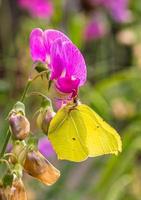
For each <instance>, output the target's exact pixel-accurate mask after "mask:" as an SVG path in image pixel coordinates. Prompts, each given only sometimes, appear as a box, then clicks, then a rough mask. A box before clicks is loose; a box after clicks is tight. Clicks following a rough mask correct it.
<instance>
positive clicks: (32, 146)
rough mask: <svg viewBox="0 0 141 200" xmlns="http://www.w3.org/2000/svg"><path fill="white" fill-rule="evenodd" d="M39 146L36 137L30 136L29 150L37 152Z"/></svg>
mask: <svg viewBox="0 0 141 200" xmlns="http://www.w3.org/2000/svg"><path fill="white" fill-rule="evenodd" d="M37 145H38V139H37V138H36V137H35V136H30V137H29V139H28V141H27V146H28V149H30V150H36V149H37Z"/></svg>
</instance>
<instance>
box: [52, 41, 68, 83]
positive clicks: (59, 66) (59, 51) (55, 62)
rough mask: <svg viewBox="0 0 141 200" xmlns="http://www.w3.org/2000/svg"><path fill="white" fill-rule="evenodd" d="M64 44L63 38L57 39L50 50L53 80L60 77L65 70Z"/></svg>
mask: <svg viewBox="0 0 141 200" xmlns="http://www.w3.org/2000/svg"><path fill="white" fill-rule="evenodd" d="M63 45H64V44H63V41H62V38H59V39H56V40H55V42H54V43H52V47H51V50H50V57H51V63H50V69H51V77H50V79H51V80H53V79H57V78H59V77H60V76H61V75H62V73H63V71H64V70H65V63H64V51H63Z"/></svg>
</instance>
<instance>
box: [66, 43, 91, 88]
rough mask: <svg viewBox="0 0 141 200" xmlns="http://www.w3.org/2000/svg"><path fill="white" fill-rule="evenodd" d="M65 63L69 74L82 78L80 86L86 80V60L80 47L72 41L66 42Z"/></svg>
mask: <svg viewBox="0 0 141 200" xmlns="http://www.w3.org/2000/svg"><path fill="white" fill-rule="evenodd" d="M63 50H64V65H65V66H66V73H67V75H68V76H74V77H75V78H76V79H79V80H80V83H79V86H82V85H83V84H84V83H85V81H86V76H87V69H86V64H85V60H84V58H83V56H82V54H81V52H80V51H79V49H78V48H77V47H76V46H75V45H74V44H72V43H71V42H66V43H65V44H64V46H63Z"/></svg>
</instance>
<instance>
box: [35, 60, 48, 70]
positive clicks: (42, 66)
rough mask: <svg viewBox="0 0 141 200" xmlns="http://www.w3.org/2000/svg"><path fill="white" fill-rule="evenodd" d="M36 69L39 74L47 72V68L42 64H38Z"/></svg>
mask: <svg viewBox="0 0 141 200" xmlns="http://www.w3.org/2000/svg"><path fill="white" fill-rule="evenodd" d="M35 69H36V71H37V72H38V73H40V72H43V71H47V68H46V66H45V65H44V64H43V63H41V62H38V63H36V66H35Z"/></svg>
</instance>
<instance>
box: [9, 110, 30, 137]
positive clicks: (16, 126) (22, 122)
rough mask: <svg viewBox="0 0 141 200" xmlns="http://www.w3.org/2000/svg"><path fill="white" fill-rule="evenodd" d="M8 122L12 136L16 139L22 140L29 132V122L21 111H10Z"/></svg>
mask: <svg viewBox="0 0 141 200" xmlns="http://www.w3.org/2000/svg"><path fill="white" fill-rule="evenodd" d="M9 124H10V128H11V131H12V133H13V136H14V138H15V139H17V140H24V139H25V138H26V137H27V136H28V135H29V132H30V123H29V121H28V120H27V118H26V117H25V116H24V115H22V114H21V113H14V112H13V113H12V114H11V115H10V117H9Z"/></svg>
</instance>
